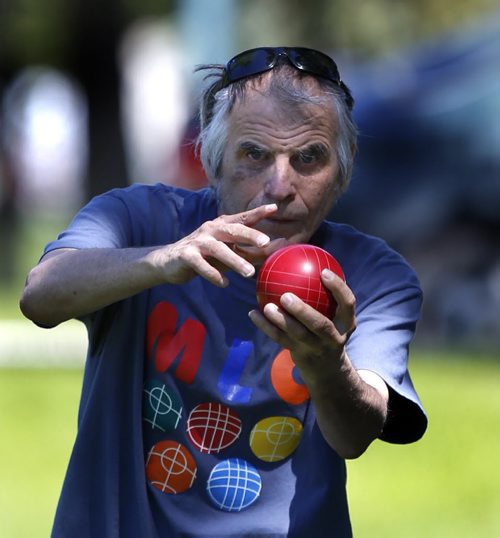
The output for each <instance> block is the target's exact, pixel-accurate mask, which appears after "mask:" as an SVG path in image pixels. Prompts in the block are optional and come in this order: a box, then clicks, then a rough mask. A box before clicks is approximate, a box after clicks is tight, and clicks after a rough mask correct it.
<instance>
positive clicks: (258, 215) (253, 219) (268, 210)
mask: <svg viewBox="0 0 500 538" xmlns="http://www.w3.org/2000/svg"><path fill="white" fill-rule="evenodd" d="M276 211H278V206H277V205H276V204H265V205H261V206H258V207H255V208H253V209H249V210H248V211H243V212H242V213H235V214H234V215H230V218H231V220H232V222H239V223H241V224H244V225H245V226H255V224H257V223H258V222H259V221H261V220H263V219H266V218H268V217H269V216H271V215H272V214H273V213H276Z"/></svg>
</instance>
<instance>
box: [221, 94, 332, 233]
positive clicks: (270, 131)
mask: <svg viewBox="0 0 500 538" xmlns="http://www.w3.org/2000/svg"><path fill="white" fill-rule="evenodd" d="M336 127H337V122H336V119H335V117H334V115H333V113H332V112H331V110H330V109H328V108H327V107H326V106H324V105H321V106H320V105H312V104H307V105H301V106H300V108H298V107H297V106H294V107H286V108H285V107H284V106H283V105H282V104H280V103H279V102H277V101H276V100H275V99H272V98H270V97H269V96H265V95H262V93H261V92H259V91H258V88H257V89H255V88H253V89H249V91H248V93H247V94H246V97H245V99H244V100H239V101H238V102H237V103H236V105H235V107H234V108H233V110H232V112H231V114H230V117H229V138H228V144H227V147H226V151H225V154H224V159H223V162H222V175H221V177H220V178H219V180H218V182H217V185H216V189H217V193H218V199H219V214H233V213H239V212H242V211H245V210H248V209H252V208H254V207H257V206H260V205H262V204H270V203H276V204H277V205H278V212H277V213H276V214H275V215H273V217H272V218H270V219H266V220H264V221H261V222H260V223H259V225H257V226H256V227H257V228H258V229H259V230H261V231H262V232H264V233H266V234H268V235H269V236H270V237H271V239H276V238H280V237H284V238H286V239H288V240H289V241H290V242H293V243H301V242H307V241H308V240H309V239H310V237H311V236H312V235H313V233H314V232H315V231H316V229H317V228H318V226H319V225H320V223H321V221H322V220H323V219H324V218H325V217H326V215H327V214H328V212H329V211H330V209H331V207H332V205H333V203H334V201H335V198H336V196H337V187H336V183H337V182H336V177H337V174H338V163H337V158H336V153H335V141H336Z"/></svg>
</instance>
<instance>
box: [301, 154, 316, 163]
mask: <svg viewBox="0 0 500 538" xmlns="http://www.w3.org/2000/svg"><path fill="white" fill-rule="evenodd" d="M299 159H300V161H301V162H302V163H304V164H311V163H313V162H314V161H315V160H316V154H315V153H314V152H312V151H301V152H300V153H299Z"/></svg>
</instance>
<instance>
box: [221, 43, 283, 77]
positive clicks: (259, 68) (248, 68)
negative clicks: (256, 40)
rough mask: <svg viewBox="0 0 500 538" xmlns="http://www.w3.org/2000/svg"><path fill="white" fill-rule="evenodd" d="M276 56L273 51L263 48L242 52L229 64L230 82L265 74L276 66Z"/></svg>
mask: <svg viewBox="0 0 500 538" xmlns="http://www.w3.org/2000/svg"><path fill="white" fill-rule="evenodd" d="M275 58H276V54H275V52H274V50H273V49H268V48H262V49H253V50H248V51H246V52H242V53H241V54H238V56H235V57H234V58H233V59H232V60H230V61H229V62H228V64H227V68H226V69H227V77H228V79H229V82H235V81H236V80H240V79H242V78H245V77H250V76H252V75H257V74H258V73H263V72H264V71H267V70H268V69H271V68H272V67H273V65H274V62H275Z"/></svg>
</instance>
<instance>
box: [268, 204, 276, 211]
mask: <svg viewBox="0 0 500 538" xmlns="http://www.w3.org/2000/svg"><path fill="white" fill-rule="evenodd" d="M276 209H278V204H267V205H266V210H267V211H276Z"/></svg>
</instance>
